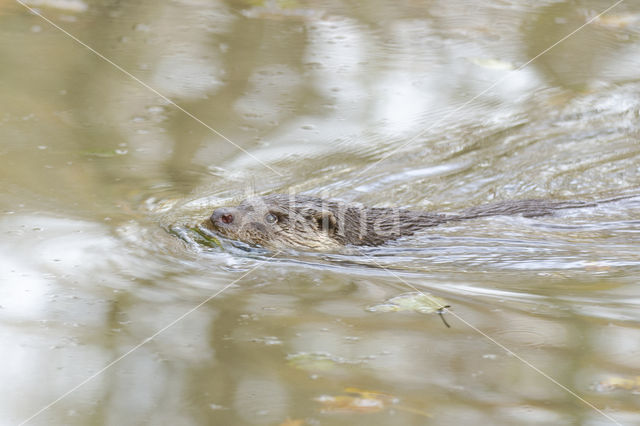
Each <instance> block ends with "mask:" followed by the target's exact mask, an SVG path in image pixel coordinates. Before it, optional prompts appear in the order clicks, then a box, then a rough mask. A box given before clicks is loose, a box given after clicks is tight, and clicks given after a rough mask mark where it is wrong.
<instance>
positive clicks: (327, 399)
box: [314, 387, 430, 417]
mask: <svg viewBox="0 0 640 426" xmlns="http://www.w3.org/2000/svg"><path fill="white" fill-rule="evenodd" d="M344 391H345V393H346V394H348V395H337V396H331V395H321V396H319V397H317V398H314V400H315V401H317V402H319V403H320V404H321V405H322V408H321V410H322V411H323V412H325V413H361V414H366V413H377V412H379V411H382V410H385V409H388V408H391V407H393V408H394V409H396V410H401V411H406V412H409V413H414V414H418V415H421V416H425V417H430V414H429V413H426V412H424V411H421V410H417V409H414V408H410V407H404V406H401V405H397V403H398V402H399V400H398V398H397V397H395V396H393V395H391V394H388V393H383V392H377V391H369V390H363V389H358V388H354V387H348V388H345V390H344Z"/></svg>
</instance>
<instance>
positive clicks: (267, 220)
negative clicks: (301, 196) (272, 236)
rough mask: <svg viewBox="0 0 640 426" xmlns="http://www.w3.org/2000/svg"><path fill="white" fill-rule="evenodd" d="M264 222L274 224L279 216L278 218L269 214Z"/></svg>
mask: <svg viewBox="0 0 640 426" xmlns="http://www.w3.org/2000/svg"><path fill="white" fill-rule="evenodd" d="M264 220H265V221H266V222H267V223H269V224H272V225H273V224H274V223H276V222H277V221H278V216H276V215H275V214H273V213H267V215H266V216H265V217H264Z"/></svg>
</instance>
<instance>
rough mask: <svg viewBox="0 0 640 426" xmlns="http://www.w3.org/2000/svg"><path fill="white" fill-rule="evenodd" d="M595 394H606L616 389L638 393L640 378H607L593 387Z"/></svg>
mask: <svg viewBox="0 0 640 426" xmlns="http://www.w3.org/2000/svg"><path fill="white" fill-rule="evenodd" d="M593 388H594V389H595V390H596V391H597V392H608V391H612V390H616V389H622V390H626V391H631V392H640V376H636V377H631V378H624V377H616V376H612V377H607V378H606V379H604V380H602V381H600V382H597V383H595V384H594V385H593Z"/></svg>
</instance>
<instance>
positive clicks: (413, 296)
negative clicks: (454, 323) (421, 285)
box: [367, 292, 449, 314]
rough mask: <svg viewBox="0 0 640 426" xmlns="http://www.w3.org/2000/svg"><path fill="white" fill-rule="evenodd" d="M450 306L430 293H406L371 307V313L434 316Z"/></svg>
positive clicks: (368, 309)
mask: <svg viewBox="0 0 640 426" xmlns="http://www.w3.org/2000/svg"><path fill="white" fill-rule="evenodd" d="M448 307H449V304H448V303H447V302H446V301H444V300H443V299H440V298H439V297H435V296H432V295H431V294H429V293H424V292H422V293H416V292H413V293H405V294H401V295H400V296H395V297H392V298H391V299H388V300H386V301H385V302H384V303H381V304H379V305H374V306H369V307H368V308H367V311H369V312H402V311H409V312H419V313H421V314H432V313H434V312H438V311H442V310H443V309H445V308H448Z"/></svg>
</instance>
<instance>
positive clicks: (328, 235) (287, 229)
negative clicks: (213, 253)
mask: <svg viewBox="0 0 640 426" xmlns="http://www.w3.org/2000/svg"><path fill="white" fill-rule="evenodd" d="M209 221H210V222H211V226H212V227H213V230H214V231H216V232H218V233H219V234H221V235H223V236H225V237H228V238H231V239H234V240H239V241H243V242H245V243H247V244H251V245H256V246H262V247H268V248H300V249H312V250H318V249H320V250H327V249H334V248H338V247H340V246H341V244H339V242H338V240H336V239H335V238H336V236H337V235H336V234H337V228H338V226H337V220H336V215H335V214H334V213H333V212H332V211H331V209H330V208H329V206H328V205H327V202H326V201H324V200H322V199H320V198H315V197H308V196H300V195H298V196H293V195H291V196H290V195H286V194H274V195H268V196H265V197H253V198H249V199H246V200H244V201H243V202H242V203H240V204H239V205H238V206H236V207H222V208H219V209H216V210H214V212H213V214H212V215H211V217H210V218H209Z"/></svg>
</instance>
